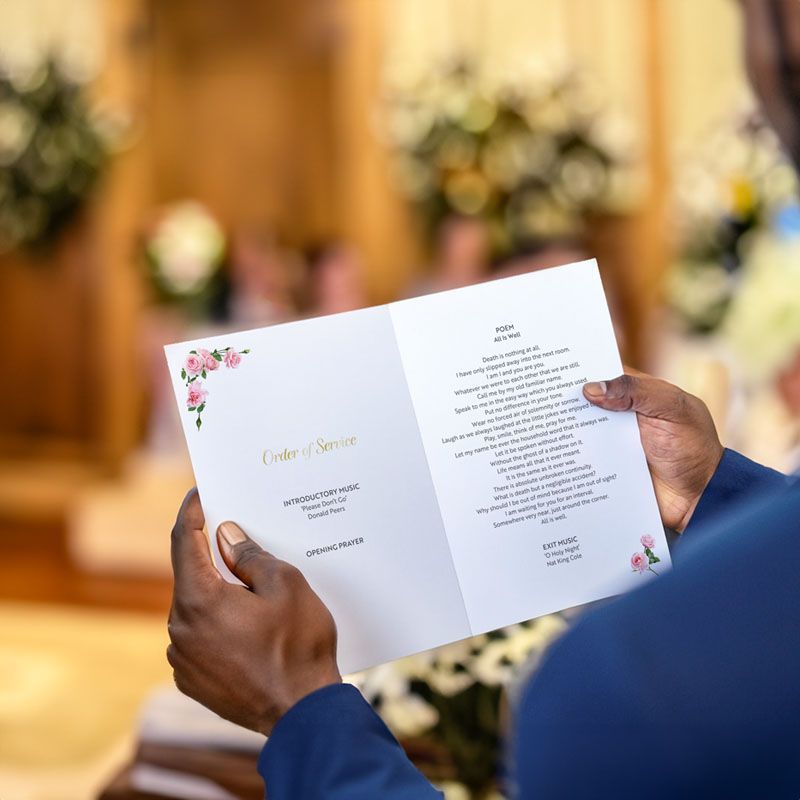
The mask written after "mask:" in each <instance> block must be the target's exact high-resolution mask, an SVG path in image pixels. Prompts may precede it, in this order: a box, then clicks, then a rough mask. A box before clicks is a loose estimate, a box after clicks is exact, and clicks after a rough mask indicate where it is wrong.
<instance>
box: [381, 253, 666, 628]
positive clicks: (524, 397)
mask: <svg viewBox="0 0 800 800" xmlns="http://www.w3.org/2000/svg"><path fill="white" fill-rule="evenodd" d="M390 309H391V314H392V320H393V323H394V326H395V334H396V337H397V342H398V345H399V348H400V352H401V355H402V358H403V366H404V369H405V373H406V379H407V381H408V385H409V387H410V390H411V396H412V400H413V402H414V407H415V411H416V415H417V420H418V423H419V427H420V430H421V432H422V438H423V442H424V445H425V450H426V454H427V457H428V463H429V465H430V469H431V474H432V477H433V481H434V486H435V488H436V493H437V496H438V499H439V505H440V508H441V511H442V517H443V519H444V523H445V530H446V532H447V535H448V538H449V540H450V548H451V551H452V553H453V558H454V560H455V565H456V573H457V575H458V578H459V582H460V584H461V590H462V594H463V597H464V602H465V604H466V606H467V615H468V618H469V621H470V625H471V628H472V631H473V633H478V632H482V631H488V630H493V629H495V628H498V627H501V626H503V625H508V624H511V623H512V622H516V621H519V620H523V619H529V618H532V617H536V616H539V615H541V614H545V613H547V612H550V611H555V610H559V609H563V608H567V607H569V606H574V605H577V604H580V603H584V602H588V601H591V600H596V599H599V598H601V597H605V596H608V595H610V594H615V593H617V592H621V591H624V590H626V589H628V588H633V587H635V586H638V585H641V583H642V582H643V581H644V580H647V579H649V578H652V577H654V575H653V573H652V572H651V571H647V572H645V573H641V572H637V571H634V570H633V569H632V568H631V555H632V554H633V553H634V552H637V551H642V550H643V546H642V544H641V541H640V539H641V537H642V536H643V535H649V536H652V537H653V539H654V540H655V546H654V547H653V548H652V551H653V552H654V553H655V554H656V555H657V556H658V557H660V559H661V561H660V562H658V564H653V570H654V571H660V570H661V569H662V568H664V569H666V568H667V566H668V564H669V555H668V552H667V546H666V541H665V538H664V533H663V528H662V525H661V522H660V518H659V514H658V508H657V506H656V502H655V497H654V493H653V488H652V483H651V480H650V476H649V473H648V470H647V465H646V462H645V458H644V453H643V451H642V448H641V443H640V439H639V432H638V428H637V424H636V419H635V415H634V414H621V413H616V414H615V413H607V412H604V411H602V410H599V409H596V408H593V407H591V406H589V404H588V403H586V401H585V400H584V399H583V395H582V386H583V384H584V383H585V382H586V381H587V380H601V379H604V378H609V377H613V376H616V375H618V374H620V373H621V372H622V365H621V363H620V359H619V354H618V351H617V346H616V342H615V339H614V332H613V329H612V326H611V320H610V318H609V315H608V309H607V306H606V302H605V296H604V294H603V288H602V284H601V282H600V277H599V274H598V271H597V265H596V263H595V262H594V261H587V262H582V263H579V264H574V265H569V266H566V267H560V268H556V269H551V270H544V271H541V272H537V273H533V274H529V275H522V276H518V277H514V278H508V279H505V280H500V281H494V282H490V283H485V284H481V285H479V286H472V287H468V288H464V289H457V290H454V291H449V292H443V293H440V294H434V295H430V296H428V297H422V298H417V299H414V300H408V301H402V302H400V303H394V304H392V305H391V306H390ZM498 338H500V339H501V340H500V341H495V340H496V339H498ZM505 354H511V355H508V356H506V355H505ZM487 359H488V360H487ZM500 365H505V366H503V367H500ZM553 368H563V369H560V370H559V369H556V371H555V372H548V373H544V372H543V370H544V369H553ZM459 373H461V375H459ZM565 383H566V384H568V385H566V386H564V385H563V384H565ZM490 384H491V385H490ZM526 384H527V385H528V386H527V388H526ZM545 390H546V391H545ZM456 391H459V392H462V393H461V394H458V393H456ZM551 395H558V396H557V397H554V398H551ZM509 404H513V407H511V408H508V409H507V410H506V411H503V409H504V408H506V406H508V405H509ZM467 409H468V410H467ZM548 415H552V416H549V417H548ZM506 417H507V418H506ZM568 417H571V419H570V420H569V421H567V418H568ZM551 422H553V423H557V424H553V425H552V426H551V427H550V428H549V431H551V432H553V433H552V435H551V434H550V433H549V432H548V425H550V423H551ZM474 423H477V425H475V424H474ZM537 425H538V426H544V427H539V428H537V427H536V426H537ZM506 426H508V427H506ZM569 426H572V427H569ZM498 428H501V430H498ZM509 432H511V433H513V435H512V436H509V435H508V434H509ZM545 433H546V436H545ZM543 437H544V438H546V439H548V440H550V439H554V441H553V442H552V443H550V444H544V443H543V441H542V438H543ZM510 447H513V448H515V451H514V452H509V448H510ZM542 448H544V449H542ZM470 451H472V454H470ZM534 459H536V462H537V463H534ZM547 459H549V462H548V461H547ZM492 462H497V463H496V464H495V465H494V466H493V465H492ZM537 469H541V472H540V473H538V475H536V474H530V473H531V471H532V470H537ZM503 470H505V471H503ZM568 471H569V472H568ZM560 472H563V473H564V474H560V475H559V474H556V473H560ZM512 475H513V476H514V477H513V478H512V477H511V476H512ZM611 476H614V477H611ZM550 481H555V482H556V483H555V484H553V485H551V486H544V484H547V483H549V482H550ZM576 484H583V485H582V486H577V485H576ZM501 487H506V488H501ZM515 492H518V493H517V494H515ZM545 492H550V496H548V497H545V496H543V493H545ZM537 496H538V499H536V497H537ZM565 498H569V500H568V502H567V503H565V502H564V500H565ZM603 498H605V499H603ZM548 504H550V505H548ZM572 505H575V506H576V507H570V508H565V506H572ZM493 507H494V510H492V509H493ZM554 509H558V510H554ZM573 538H574V541H572V539H573Z"/></svg>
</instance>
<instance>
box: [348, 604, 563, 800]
mask: <svg viewBox="0 0 800 800" xmlns="http://www.w3.org/2000/svg"><path fill="white" fill-rule="evenodd" d="M566 627H567V623H566V622H565V621H564V619H563V617H561V616H560V615H556V614H553V615H550V616H545V617H540V618H539V619H536V620H532V621H530V622H523V623H520V624H519V625H512V626H511V627H509V628H504V629H502V630H499V631H494V632H492V633H489V634H481V635H480V636H475V637H473V638H471V639H464V640H463V641H460V642H454V643H453V644H450V645H446V646H445V647H440V648H438V649H437V650H431V651H429V652H426V653H420V654H418V655H415V656H411V657H409V658H404V659H401V660H400V661H395V662H393V663H390V664H384V665H383V666H380V667H376V668H375V669H372V670H367V671H366V672H361V673H358V674H356V675H351V676H349V678H348V680H349V681H350V682H351V683H353V684H354V685H355V686H357V687H358V688H359V689H360V690H361V692H362V694H363V695H364V697H365V698H366V699H367V700H368V701H369V702H370V703H372V704H373V705H374V706H375V708H376V710H377V711H378V713H379V714H380V715H381V717H382V718H383V720H384V721H385V722H386V724H387V725H388V726H389V727H390V728H391V730H392V731H393V732H394V733H395V734H396V735H397V736H398V737H400V738H401V739H405V740H406V741H410V740H414V741H419V742H422V743H429V744H432V745H435V747H436V749H437V750H438V751H440V752H441V751H442V750H444V751H445V752H446V753H447V754H448V755H449V757H450V761H451V762H452V763H451V764H450V766H449V769H448V770H447V772H449V773H453V772H455V778H456V780H451V778H452V777H453V776H452V775H451V774H450V775H447V776H446V779H445V776H444V775H441V776H437V775H436V774H432V775H430V777H432V778H433V779H436V778H437V777H439V780H438V783H439V785H440V786H441V788H442V790H443V791H444V792H445V796H446V798H448V800H451V799H452V800H459V799H460V798H462V797H464V798H469V797H472V796H480V797H482V798H486V799H487V800H488V798H498V800H501V795H499V794H497V793H496V791H495V787H494V780H495V777H496V770H497V764H498V761H499V755H500V753H499V751H500V738H501V734H502V731H501V721H500V716H501V714H500V706H501V703H502V698H503V694H504V692H505V691H506V690H508V689H509V688H512V687H513V685H514V684H515V682H519V681H521V680H522V679H524V678H526V677H527V676H528V675H530V673H531V672H532V671H533V669H534V668H535V666H536V664H538V662H539V660H540V659H541V657H542V656H543V654H544V653H545V651H546V650H547V648H548V647H549V646H550V645H551V644H552V643H553V641H554V640H555V639H556V638H557V637H558V636H560V635H561V634H562V633H563V632H564V630H565V629H566ZM420 766H422V768H423V770H425V765H424V764H423V765H420ZM434 772H435V771H434Z"/></svg>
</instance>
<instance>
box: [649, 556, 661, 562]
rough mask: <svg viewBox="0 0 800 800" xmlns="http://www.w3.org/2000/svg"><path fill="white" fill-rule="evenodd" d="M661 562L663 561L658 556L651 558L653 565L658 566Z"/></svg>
mask: <svg viewBox="0 0 800 800" xmlns="http://www.w3.org/2000/svg"><path fill="white" fill-rule="evenodd" d="M659 561H661V559H660V558H659V557H658V556H652V555H651V556H650V563H651V564H657V563H658V562H659Z"/></svg>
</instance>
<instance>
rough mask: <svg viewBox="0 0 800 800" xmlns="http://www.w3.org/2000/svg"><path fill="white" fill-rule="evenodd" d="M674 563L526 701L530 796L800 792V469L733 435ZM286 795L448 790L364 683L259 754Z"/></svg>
mask: <svg viewBox="0 0 800 800" xmlns="http://www.w3.org/2000/svg"><path fill="white" fill-rule="evenodd" d="M673 560H674V562H675V569H674V571H672V572H670V573H668V574H667V575H664V576H662V577H661V578H659V579H658V580H657V581H653V582H651V583H648V584H647V585H646V586H644V587H643V588H642V589H640V590H637V591H635V592H632V593H630V594H627V595H625V596H624V597H621V598H619V599H617V600H615V601H613V602H611V603H608V604H607V605H605V606H603V607H601V608H599V609H597V610H595V611H592V612H590V613H587V614H586V615H585V616H584V617H582V618H581V620H580V621H579V622H578V624H577V625H576V626H575V627H574V628H573V629H572V631H571V632H570V633H568V634H567V635H566V636H564V637H563V639H561V641H560V642H559V643H558V644H557V645H556V646H555V647H554V648H553V649H552V650H551V652H550V654H549V656H548V657H547V658H546V660H545V662H544V664H543V666H542V667H541V669H540V670H539V672H538V673H537V675H536V676H535V677H534V678H533V680H532V681H531V682H530V684H529V685H528V686H527V688H526V690H525V692H524V694H523V699H522V701H521V704H520V707H519V708H518V709H517V712H516V717H515V719H516V724H515V730H514V736H513V741H512V742H511V746H510V756H511V769H510V773H511V775H512V776H513V780H514V782H515V784H516V794H515V796H517V797H519V798H525V799H526V800H527V798H531V799H533V798H536V800H550V798H565V800H566V799H567V798H569V800H579V798H615V799H617V798H628V797H631V798H634V797H635V798H648V799H650V798H688V797H697V798H716V797H724V798H727V799H728V800H729V799H730V798H783V797H786V798H793V800H797V798H800V485H795V486H792V485H790V482H789V481H788V480H787V479H786V478H785V477H784V476H782V475H780V474H779V473H776V472H773V471H772V470H768V469H766V468H764V467H760V466H758V465H756V464H754V463H753V462H751V461H748V460H747V459H745V458H743V457H742V456H740V455H738V454H736V453H733V452H731V451H726V453H725V455H724V457H723V459H722V462H721V463H720V466H719V468H718V469H717V472H716V474H715V476H714V478H713V479H712V481H711V483H710V484H709V486H708V488H707V490H706V492H705V493H704V495H703V497H702V498H701V501H700V503H699V505H698V507H697V509H696V510H695V513H694V515H693V518H692V522H691V525H690V526H689V528H688V529H687V531H686V532H685V533H684V534H683V537H682V538H681V542H680V544H679V546H678V547H677V548H676V551H675V553H673ZM259 770H260V771H261V774H262V775H263V777H264V780H265V782H266V786H267V793H268V798H269V800H368V799H369V800H375V799H376V798H381V799H382V800H412V798H413V800H426V799H427V798H441V794H440V793H439V792H438V791H436V790H435V789H434V788H433V787H432V786H431V785H430V784H429V783H428V782H427V781H426V780H425V778H424V777H423V776H422V775H421V774H420V773H419V772H418V771H417V770H416V768H415V767H414V766H413V765H412V764H411V763H410V762H409V760H408V759H407V758H406V756H405V753H404V752H403V750H402V749H401V748H400V746H399V745H398V743H397V742H396V740H395V739H394V737H393V736H392V735H391V733H390V732H389V731H388V729H387V728H386V726H385V725H384V724H383V722H381V720H380V719H379V718H378V717H377V715H376V714H375V713H374V712H373V711H372V709H371V708H370V707H369V705H368V704H367V703H366V702H365V701H364V700H363V698H362V697H361V695H360V694H359V693H358V691H356V689H354V688H353V687H352V686H348V685H337V686H329V687H327V688H324V689H320V690H319V691H317V692H314V693H313V694H311V695H309V696H308V697H306V698H304V699H303V700H301V701H300V702H299V703H298V704H297V705H296V706H295V707H294V708H292V709H291V710H290V711H289V712H288V713H287V714H286V715H285V716H284V717H283V718H282V719H281V720H280V721H279V722H278V724H277V726H276V727H275V730H274V732H273V735H272V737H271V738H270V739H269V741H268V742H267V744H266V746H265V748H264V751H263V753H262V755H261V759H260V761H259Z"/></svg>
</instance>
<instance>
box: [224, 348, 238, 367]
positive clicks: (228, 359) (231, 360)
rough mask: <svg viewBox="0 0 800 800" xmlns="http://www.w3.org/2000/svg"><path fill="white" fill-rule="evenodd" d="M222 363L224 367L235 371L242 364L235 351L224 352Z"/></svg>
mask: <svg viewBox="0 0 800 800" xmlns="http://www.w3.org/2000/svg"><path fill="white" fill-rule="evenodd" d="M223 361H224V362H225V366H226V367H230V368H231V369H236V367H238V366H239V364H241V363H242V357H241V356H240V355H239V354H238V353H237V352H236V351H235V350H226V351H225V356H224V358H223Z"/></svg>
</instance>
